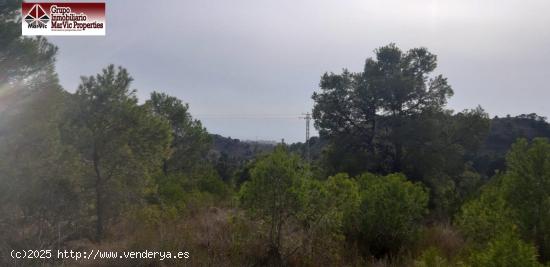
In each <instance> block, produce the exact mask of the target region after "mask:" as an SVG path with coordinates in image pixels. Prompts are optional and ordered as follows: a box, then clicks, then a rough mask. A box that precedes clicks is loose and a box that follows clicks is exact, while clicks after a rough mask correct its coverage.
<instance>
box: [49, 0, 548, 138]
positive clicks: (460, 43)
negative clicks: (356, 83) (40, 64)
mask: <svg viewBox="0 0 550 267" xmlns="http://www.w3.org/2000/svg"><path fill="white" fill-rule="evenodd" d="M50 40H52V41H53V42H54V43H55V44H56V45H58V46H59V48H60V51H59V56H58V63H57V70H58V72H59V76H60V79H61V83H62V84H63V85H64V87H65V88H66V89H67V90H69V91H71V92H72V91H74V90H75V89H76V87H77V85H78V83H79V77H80V76H81V75H91V74H95V73H97V72H99V71H100V70H101V68H103V67H104V66H106V65H107V64H109V63H113V64H117V65H122V66H124V67H126V68H127V69H128V70H129V71H130V73H131V74H132V76H133V77H134V78H135V82H134V83H133V87H134V88H136V89H138V92H139V97H140V99H141V100H145V99H146V98H147V97H148V95H149V93H150V92H151V91H153V90H159V91H163V92H166V93H168V94H171V95H174V96H177V97H178V98H181V99H182V100H183V101H185V102H187V103H189V105H190V107H191V113H192V114H193V115H194V116H195V117H197V118H199V119H201V120H202V121H203V123H204V124H205V126H206V127H207V128H208V130H209V131H210V132H212V133H219V134H222V135H225V136H231V137H234V138H241V139H252V140H253V139H268V140H280V139H281V138H285V140H288V141H291V142H292V141H303V139H304V132H305V123H304V121H303V120H300V119H298V118H297V117H298V116H299V115H300V114H301V113H303V112H307V111H310V110H311V108H312V104H313V103H312V101H311V94H312V93H313V91H314V90H315V89H316V88H317V86H318V83H319V78H320V76H321V75H322V74H323V73H324V72H327V71H329V72H330V71H332V72H340V71H341V70H342V68H348V69H350V70H351V71H360V70H361V69H362V65H363V63H364V61H365V59H366V58H367V57H370V56H373V52H372V51H373V50H374V49H375V48H377V47H380V46H382V45H386V44H388V43H390V42H394V43H396V44H397V45H398V46H399V47H401V48H402V49H405V50H406V49H409V48H413V47H418V46H425V47H427V48H428V49H429V50H430V51H431V52H433V53H435V54H437V55H438V59H439V67H438V69H437V70H436V73H441V74H443V75H444V76H446V77H448V79H449V82H450V84H451V85H452V86H453V89H454V91H455V96H454V97H453V98H452V99H451V100H450V103H449V106H450V107H451V108H452V109H455V110H457V111H459V110H462V109H465V108H474V107H476V106H477V105H481V106H482V107H483V108H485V110H486V111H488V112H489V113H490V114H491V116H494V115H499V116H503V115H506V114H511V115H516V114H521V113H531V112H536V113H538V114H540V115H544V116H550V104H549V103H550V86H549V85H548V84H549V80H550V1H548V0H540V1H529V0H517V1H506V0H495V1H492V0H454V1H435V0H434V1H425V0H424V1H422V0H421V1H418V0H417V1H410V0H402V1H392V0H379V1H366V0H357V1H346V0H333V1H320V0H305V1H304V0H301V1H295V0H294V1H293V0H277V1H275V0H274V1H258V0H247V1H241V0H232V1H221V0H220V1H209V0H206V1H205V0H200V1H181V0H180V1H176V0H174V1H168V0H164V1H163V0H159V1H142V0H140V1H137V0H116V1H107V36H105V37H92V36H90V37H73V36H71V37H52V38H50Z"/></svg>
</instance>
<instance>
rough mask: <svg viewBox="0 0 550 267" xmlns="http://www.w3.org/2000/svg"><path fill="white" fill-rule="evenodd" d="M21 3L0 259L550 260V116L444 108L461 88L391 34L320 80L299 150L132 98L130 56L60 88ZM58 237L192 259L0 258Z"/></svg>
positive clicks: (3, 173)
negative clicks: (356, 66)
mask: <svg viewBox="0 0 550 267" xmlns="http://www.w3.org/2000/svg"><path fill="white" fill-rule="evenodd" d="M16 12H18V11H17V6H14V7H10V6H6V7H4V8H3V10H2V12H1V13H0V14H1V15H0V107H1V108H2V109H1V111H0V112H1V113H0V265H2V266H12V265H15V266H29V265H54V266H57V265H65V266H73V265H75V264H82V265H94V264H105V265H123V266H165V265H174V266H418V267H420V266H474V267H475V266H510V267H517V266H544V265H546V264H548V262H549V261H550V143H549V141H548V139H545V138H548V137H550V125H549V124H548V123H547V122H546V119H545V118H543V117H540V116H537V115H535V114H530V115H522V116H518V117H507V118H494V119H490V118H489V115H488V114H487V113H486V112H485V111H484V110H483V109H482V108H481V107H474V108H473V109H471V110H464V111H460V112H454V111H452V110H450V109H448V108H447V107H446V103H447V100H448V99H449V98H450V97H451V96H452V95H453V93H454V92H453V89H452V88H451V85H450V84H448V82H447V80H446V78H444V76H442V75H439V74H434V72H435V71H436V67H437V58H436V56H435V55H433V54H431V53H430V52H429V51H428V50H427V49H426V48H415V49H411V50H409V51H402V50H401V49H399V48H398V47H397V46H396V45H394V44H390V45H387V46H383V47H380V48H379V49H377V50H376V51H374V56H373V57H372V58H370V57H369V58H368V59H367V60H366V63H365V66H364V70H363V71H362V72H359V73H353V72H349V71H347V70H344V71H343V72H342V73H339V74H335V73H326V74H324V75H322V77H321V81H320V84H319V90H317V91H316V92H312V94H313V96H312V97H313V100H314V103H315V104H314V109H313V118H314V121H315V127H316V128H317V129H318V130H319V133H320V137H315V138H312V139H310V140H309V145H310V147H311V158H312V160H311V161H308V160H306V159H305V157H304V155H305V146H306V144H303V143H298V144H291V145H286V144H280V145H277V146H271V145H262V146H252V145H250V144H246V143H243V142H239V141H235V140H232V139H225V138H223V137H220V136H214V135H211V134H210V133H208V131H207V130H206V129H205V127H203V126H202V124H201V122H200V121H198V120H196V119H194V118H193V117H192V116H191V113H190V106H189V105H188V104H186V103H185V102H183V101H182V100H180V99H177V98H175V97H172V96H169V95H167V94H164V93H162V92H153V93H152V94H151V95H150V98H149V99H142V100H141V101H138V99H137V97H136V91H135V90H133V89H132V80H133V78H132V77H131V75H130V74H129V73H128V72H127V71H126V70H125V69H124V68H123V67H115V66H113V65H108V66H107V67H106V68H105V69H103V70H101V71H100V72H99V73H98V74H95V75H91V76H84V77H83V78H82V81H81V84H80V86H79V87H78V89H77V90H76V91H75V92H74V93H70V92H69V91H67V90H66V89H65V88H62V87H61V86H60V84H59V81H58V78H57V75H56V73H55V71H54V69H55V68H54V67H55V55H56V51H57V49H56V48H55V47H54V46H53V45H52V44H50V43H49V42H48V41H47V40H46V39H44V38H23V37H21V36H20V32H19V29H20V24H19V22H17V21H16V20H13V18H14V16H15V14H16ZM358 60H361V59H358ZM75 67H78V66H75ZM88 75H90V74H88ZM135 78H136V79H139V77H135ZM175 78H176V77H175ZM457 93H459V91H457ZM214 142H215V143H216V144H215V146H214V145H213V144H214ZM512 143H513V144H512ZM66 248H68V249H73V250H89V249H102V250H113V251H124V250H133V251H139V250H156V251H188V252H189V253H190V258H189V259H185V260H181V259H180V260H164V261H162V262H161V261H159V260H152V259H150V260H143V259H141V260H119V259H117V260H111V261H107V260H104V261H99V260H98V261H95V262H74V261H71V260H54V259H52V260H46V261H32V260H13V259H11V258H9V256H8V255H9V253H10V251H11V250H13V249H66Z"/></svg>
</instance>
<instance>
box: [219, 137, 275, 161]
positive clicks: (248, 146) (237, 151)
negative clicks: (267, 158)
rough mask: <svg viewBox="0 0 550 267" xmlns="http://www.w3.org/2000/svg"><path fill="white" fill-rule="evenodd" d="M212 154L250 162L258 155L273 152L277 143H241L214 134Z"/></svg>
mask: <svg viewBox="0 0 550 267" xmlns="http://www.w3.org/2000/svg"><path fill="white" fill-rule="evenodd" d="M212 139H213V144H212V152H213V153H218V154H220V155H222V154H225V155H227V156H228V157H230V158H233V159H237V160H239V161H242V160H249V159H252V158H254V157H255V156H256V155H257V154H260V153H263V152H269V151H271V150H272V149H273V148H274V147H275V145H276V142H271V141H248V140H247V141H241V140H239V139H234V138H231V137H224V136H221V135H218V134H212Z"/></svg>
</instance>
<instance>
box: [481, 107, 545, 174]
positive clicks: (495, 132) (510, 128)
mask: <svg viewBox="0 0 550 267" xmlns="http://www.w3.org/2000/svg"><path fill="white" fill-rule="evenodd" d="M535 137H545V138H550V124H549V123H548V122H547V119H546V117H542V116H538V115H537V114H535V113H531V114H522V115H519V116H516V117H511V116H509V115H508V116H506V117H503V118H499V117H494V118H493V119H492V120H491V130H490V132H489V135H488V136H487V139H486V140H485V143H484V144H483V146H482V147H481V148H480V150H479V151H478V152H477V153H476V154H477V155H476V157H475V159H474V160H473V161H474V167H475V168H476V169H477V170H478V171H479V172H481V173H485V174H486V175H488V176H492V175H494V174H495V172H496V171H497V170H504V166H505V157H506V153H507V152H508V150H509V149H510V146H511V145H512V144H513V143H514V142H515V141H516V140H517V139H518V138H526V139H528V140H532V139H533V138H535Z"/></svg>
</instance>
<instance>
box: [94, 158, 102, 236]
mask: <svg viewBox="0 0 550 267" xmlns="http://www.w3.org/2000/svg"><path fill="white" fill-rule="evenodd" d="M93 163H94V171H95V176H96V180H95V197H96V199H95V200H96V205H95V211H96V216H97V220H96V241H97V242H101V240H102V239H103V220H104V219H103V179H102V177H101V172H100V170H99V155H98V153H97V151H96V150H95V149H94V158H93Z"/></svg>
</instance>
